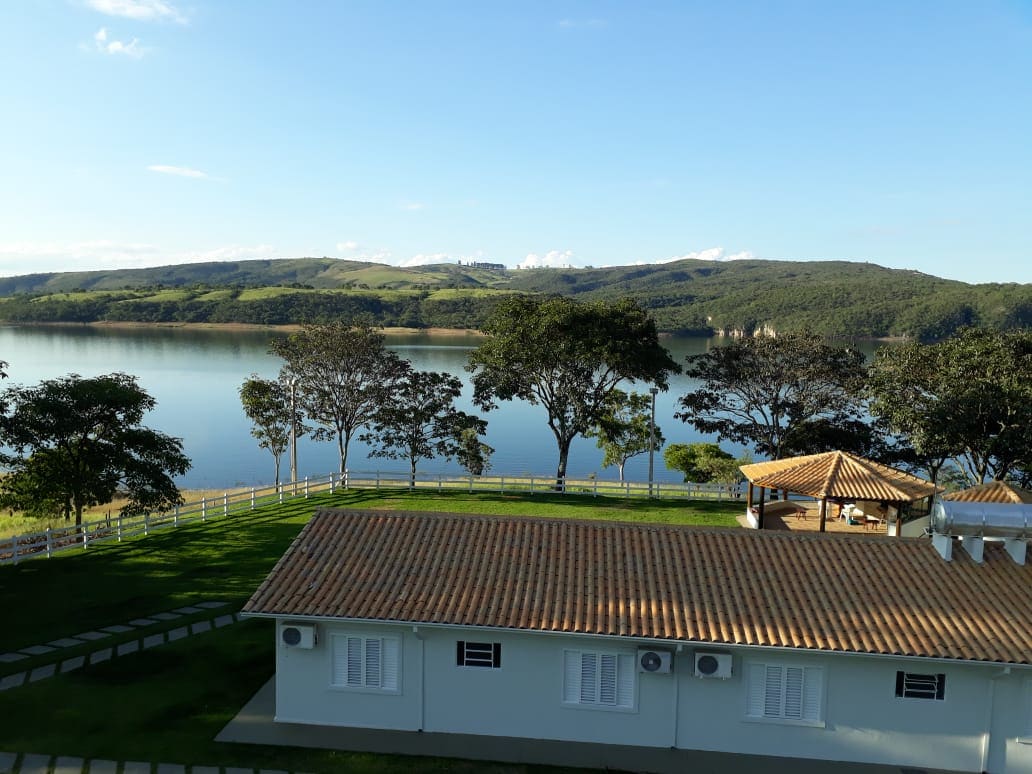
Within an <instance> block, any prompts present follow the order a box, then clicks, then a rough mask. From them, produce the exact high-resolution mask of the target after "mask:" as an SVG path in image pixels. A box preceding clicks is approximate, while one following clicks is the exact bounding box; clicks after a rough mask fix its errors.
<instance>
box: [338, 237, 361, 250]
mask: <svg viewBox="0 0 1032 774" xmlns="http://www.w3.org/2000/svg"><path fill="white" fill-rule="evenodd" d="M357 249H358V242H356V241H354V240H353V239H349V240H348V241H347V242H337V252H338V253H350V252H353V251H355V250H357Z"/></svg>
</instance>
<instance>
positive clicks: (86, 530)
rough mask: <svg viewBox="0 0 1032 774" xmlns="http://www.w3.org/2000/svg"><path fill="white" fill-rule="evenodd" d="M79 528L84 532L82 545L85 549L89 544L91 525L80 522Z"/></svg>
mask: <svg viewBox="0 0 1032 774" xmlns="http://www.w3.org/2000/svg"><path fill="white" fill-rule="evenodd" d="M79 530H80V531H81V532H82V547H83V549H84V550H85V548H86V546H87V544H88V543H89V542H90V527H89V525H88V524H80V525H79Z"/></svg>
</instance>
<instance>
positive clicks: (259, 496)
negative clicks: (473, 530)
mask: <svg viewBox="0 0 1032 774" xmlns="http://www.w3.org/2000/svg"><path fill="white" fill-rule="evenodd" d="M342 487H343V488H353V489H419V490H421V491H426V490H431V491H433V490H437V491H442V492H444V491H450V492H456V491H460V492H499V493H503V494H504V493H506V492H509V493H512V494H517V493H519V494H566V495H580V496H592V497H598V496H607V497H614V496H615V497H627V498H630V497H649V496H651V497H664V498H685V499H688V498H690V499H702V500H734V499H738V498H741V496H742V489H741V485H738V484H733V485H728V484H692V483H685V484H671V483H660V482H653V483H652V485H651V495H650V491H649V490H650V485H649V484H648V483H647V482H640V481H633V482H632V481H606V480H601V481H600V480H598V479H595V478H586V479H571V478H568V479H566V480H565V481H563V482H561V483H557V480H556V478H555V476H527V475H524V476H445V475H427V474H417V475H416V478H415V480H414V481H413V480H411V479H410V477H409V476H408V475H407V474H405V473H393V472H391V473H388V472H379V471H377V472H372V473H366V472H353V471H349V472H347V473H345V474H344V475H343V476H341V475H340V474H338V473H330V474H329V475H326V476H322V477H319V478H307V477H306V478H305V479H303V480H300V481H291V482H288V483H285V484H280V485H279V486H278V487H277V486H267V487H261V488H255V487H252V488H251V489H247V490H240V491H236V492H232V493H230V492H227V493H225V494H223V495H221V496H218V497H209V498H205V499H202V500H197V501H194V502H189V503H184V504H183V505H181V506H178V507H176V508H175V509H173V510H170V511H166V512H163V513H146V514H143V515H141V516H122V515H121V514H119V515H116V516H108V517H106V518H104V519H100V520H98V521H90V522H84V523H82V524H79V525H74V524H73V525H69V526H66V527H56V528H48V529H47V530H45V531H43V532H30V533H25V534H21V535H15V536H14V537H11V538H6V539H3V540H0V565H3V564H17V563H18V562H20V561H23V560H25V559H35V558H38V557H47V558H50V557H52V556H53V555H54V554H56V553H59V552H61V551H67V550H70V549H85V548H86V547H88V546H89V545H90V544H91V543H99V542H101V541H105V540H117V541H121V540H122V538H128V537H134V536H136V535H149V534H150V533H152V532H158V531H160V530H164V529H170V528H175V527H179V526H183V525H186V524H195V523H197V522H207V521H212V520H214V519H218V518H220V517H223V516H228V515H229V514H231V513H240V512H242V511H252V510H254V509H255V508H258V507H261V506H264V505H273V504H278V503H282V502H284V501H285V500H289V499H291V498H294V497H305V498H307V497H309V496H310V495H313V494H318V493H322V492H329V493H333V492H334V491H336V490H337V489H339V488H342Z"/></svg>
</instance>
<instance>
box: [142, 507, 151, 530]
mask: <svg viewBox="0 0 1032 774" xmlns="http://www.w3.org/2000/svg"><path fill="white" fill-rule="evenodd" d="M143 534H144V535H149V534H150V511H147V512H146V513H145V514H143Z"/></svg>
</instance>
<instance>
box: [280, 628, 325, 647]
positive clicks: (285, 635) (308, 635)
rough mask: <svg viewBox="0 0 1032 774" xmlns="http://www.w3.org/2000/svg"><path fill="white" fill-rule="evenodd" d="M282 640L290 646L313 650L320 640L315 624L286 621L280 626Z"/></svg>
mask: <svg viewBox="0 0 1032 774" xmlns="http://www.w3.org/2000/svg"><path fill="white" fill-rule="evenodd" d="M280 642H282V643H283V644H284V645H285V646H286V647H288V648H302V649H304V650H311V649H312V648H314V647H315V644H316V642H318V638H317V637H316V635H315V625H314V624H295V623H285V624H283V625H282V626H280Z"/></svg>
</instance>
